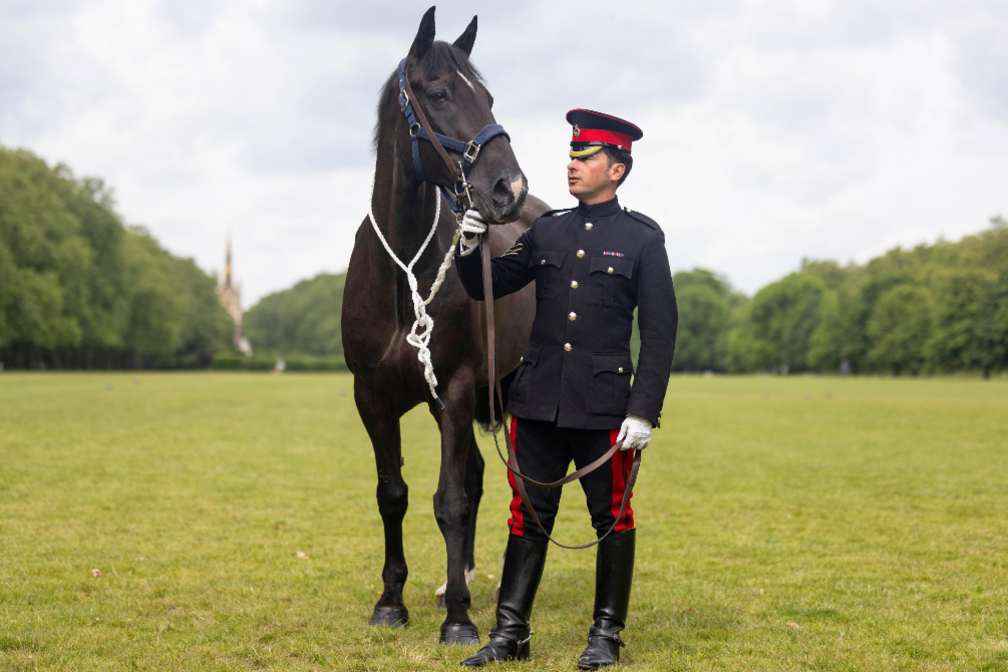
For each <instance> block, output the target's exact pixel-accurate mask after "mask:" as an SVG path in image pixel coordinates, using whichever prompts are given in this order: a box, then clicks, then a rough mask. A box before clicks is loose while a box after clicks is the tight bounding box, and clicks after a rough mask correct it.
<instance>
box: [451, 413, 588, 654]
mask: <svg viewBox="0 0 1008 672" xmlns="http://www.w3.org/2000/svg"><path fill="white" fill-rule="evenodd" d="M511 439H512V441H514V448H515V458H516V459H517V460H518V466H519V467H520V470H521V472H522V473H523V474H525V475H527V476H528V477H529V478H533V479H535V480H537V481H556V480H559V479H561V478H563V476H564V474H566V473H567V466H568V465H569V464H570V455H569V453H568V452H567V451H566V449H565V447H564V446H563V444H562V443H561V442H558V441H557V435H556V426H555V425H554V424H553V423H548V422H536V421H531V420H521V419H514V420H512V423H511ZM514 479H515V476H514V475H513V474H511V472H510V471H509V472H508V480H509V482H510V483H511V488H512V491H513V492H514V498H513V500H512V502H511V518H510V520H508V528H509V529H510V534H509V535H508V545H507V551H506V552H505V554H504V570H503V572H502V575H501V587H500V594H499V596H498V598H497V622H496V623H495V624H494V626H493V627H492V628H491V629H490V642H489V643H488V644H487V645H486V646H484V647H483V648H482V649H480V651H479V652H478V653H477V654H476V655H474V656H471V657H469V658H466V659H465V660H463V661H462V665H464V666H466V667H479V666H481V665H485V664H486V663H489V662H493V661H498V660H511V659H514V658H518V659H523V658H528V655H529V639H530V638H531V634H532V633H531V627H530V624H529V618H530V616H531V614H532V603H533V602H534V601H535V595H536V591H537V589H538V588H539V581H540V579H541V578H542V573H543V567H544V566H545V564H546V549H547V547H548V545H549V544H548V541H547V539H546V536H545V535H544V534H543V533H542V531H541V530H540V529H539V526H538V525H536V523H535V521H534V520H533V519H532V516H531V515H529V513H528V511H526V510H525V508H524V506H523V505H522V501H521V497H519V496H518V493H517V491H516V490H515V481H514ZM525 491H526V493H527V494H528V496H529V499H530V500H531V504H532V506H533V507H534V509H535V512H536V515H538V516H539V520H540V521H542V524H543V527H544V528H546V530H547V532H552V530H553V522H554V521H555V520H556V513H557V508H558V506H559V504H560V488H556V489H554V490H543V489H541V488H536V487H534V486H531V485H528V484H526V489H525Z"/></svg>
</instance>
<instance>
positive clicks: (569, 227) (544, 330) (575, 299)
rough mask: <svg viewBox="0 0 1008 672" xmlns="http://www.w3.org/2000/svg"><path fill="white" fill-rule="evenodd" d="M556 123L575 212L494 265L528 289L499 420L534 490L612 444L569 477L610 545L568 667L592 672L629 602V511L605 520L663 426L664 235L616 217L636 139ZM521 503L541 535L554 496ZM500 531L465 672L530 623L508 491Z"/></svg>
mask: <svg viewBox="0 0 1008 672" xmlns="http://www.w3.org/2000/svg"><path fill="white" fill-rule="evenodd" d="M567 121H568V122H569V123H571V124H572V125H573V126H574V135H573V138H572V140H571V151H570V156H571V162H570V164H569V165H568V166H567V181H568V185H569V189H570V193H571V194H572V195H573V196H575V197H576V198H577V199H578V201H579V202H578V206H577V207H576V208H570V209H568V210H553V211H551V212H547V213H546V214H545V215H543V216H542V217H540V218H539V219H537V220H536V221H535V222H533V223H532V226H531V227H530V228H529V230H528V231H526V232H525V233H524V234H522V236H521V237H520V238H519V239H518V241H517V242H516V243H515V245H514V246H513V247H512V248H511V249H510V250H508V251H507V252H505V253H504V254H503V255H502V256H500V257H497V258H495V259H494V260H493V268H492V271H493V274H492V275H493V296H494V298H499V297H501V296H504V295H506V294H510V293H511V292H516V291H518V290H519V289H521V288H522V287H524V286H525V285H527V284H528V283H529V282H532V281H533V280H535V283H536V317H535V323H534V325H533V327H532V336H531V338H530V342H529V345H528V347H527V348H525V352H524V355H523V357H522V363H521V365H520V366H519V368H518V371H517V374H516V376H515V378H514V381H513V382H512V384H511V391H510V398H509V401H508V408H507V410H508V412H509V413H510V414H511V416H512V420H511V437H512V441H513V442H514V446H513V447H514V451H515V456H516V459H517V460H518V462H519V466H520V467H521V471H522V473H523V474H525V475H527V476H529V477H530V478H533V479H535V480H538V481H553V480H557V479H559V478H561V477H563V476H564V474H566V473H567V468H568V466H569V465H570V462H571V460H574V463H575V465H577V467H578V468H580V467H582V466H584V465H586V464H589V463H591V462H592V461H593V460H595V459H597V458H598V457H600V456H601V455H603V454H604V453H605V452H606V451H607V450H609V448H610V447H611V446H612V445H613V444H614V442H616V441H622V442H623V445H622V450H621V451H619V452H617V453H616V455H615V456H613V458H612V464H611V468H605V467H603V468H600V469H597V470H595V471H594V472H592V473H590V474H588V475H586V476H584V477H583V478H582V479H581V486H582V488H583V489H584V492H585V495H586V496H587V499H588V509H589V511H590V513H591V518H592V525H593V526H594V528H595V530H596V532H597V534H598V535H599V536H602V535H603V534H605V532H606V531H607V530H609V528H610V527H612V526H613V523H614V521H615V528H614V529H613V533H612V534H610V535H609V536H608V537H606V538H605V539H604V540H602V542H601V543H600V544H599V545H598V551H597V556H596V570H595V613H594V623H593V625H592V626H591V628H590V629H589V631H588V648H586V649H585V651H584V653H583V654H581V658H580V659H579V660H578V667H580V668H581V669H586V670H594V669H598V668H599V667H602V666H604V665H610V664H612V663H615V662H617V661H618V660H619V650H620V647H623V646H625V644H624V643H623V641H622V640H621V639H620V635H619V633H620V632H621V631H622V630H623V628H624V627H625V625H626V616H627V610H628V607H629V603H630V584H631V581H632V579H633V563H634V544H635V535H636V530H635V529H634V517H633V510H632V509H631V508H630V506H629V505H628V506H627V508H626V511H625V512H624V514H623V516H622V518H621V519H620V520H618V521H616V520H615V518H616V517H617V516H618V515H619V512H620V504H621V503H622V500H623V493H624V489H625V485H626V479H627V477H628V475H629V470H630V465H631V464H632V462H633V458H634V451H635V450H642V449H644V448H645V447H646V446H647V445H648V443H650V441H651V428H652V426H657V425H658V423H659V421H660V419H661V409H662V403H663V401H664V398H665V391H666V388H667V387H668V380H669V373H670V371H671V368H672V353H673V350H674V348H675V335H676V323H677V321H678V314H677V311H676V301H675V291H674V290H673V287H672V273H671V271H670V269H669V261H668V254H667V252H666V250H665V236H664V235H663V234H662V231H661V229H660V228H659V227H658V225H657V224H656V223H655V222H654V221H653V220H652V219H650V218H649V217H645V216H644V215H642V214H640V213H637V212H633V211H632V210H630V209H629V208H626V209H623V208H620V205H619V202H618V200H617V199H616V190H617V188H618V187H619V185H621V184H623V182H624V180H626V178H627V176H628V175H629V174H630V169H631V168H632V167H633V159H632V158H631V156H630V148H631V145H632V143H633V141H635V140H639V139H640V138H641V137H642V136H643V133H642V132H641V130H640V129H639V128H637V127H636V126H634V125H633V124H631V123H629V122H627V121H624V120H622V119H618V118H616V117H612V116H609V115H606V114H600V113H598V112H592V111H590V110H571V111H570V112H568V113H567ZM462 228H463V232H464V236H463V238H462V240H461V242H460V245H459V250H457V252H456V264H457V267H458V273H459V277H460V278H461V279H462V284H463V285H464V286H465V289H466V291H467V292H468V293H469V295H470V296H471V297H472V298H474V299H477V300H482V299H483V279H482V275H481V266H480V256H479V254H477V253H475V250H476V247H477V245H478V244H479V238H480V235H481V234H482V233H483V232H485V231H486V224H485V223H484V222H483V220H482V219H481V218H480V216H479V213H477V212H476V211H474V210H470V211H469V212H467V213H466V217H465V219H464V222H463V227H462ZM635 308H638V314H637V320H638V324H639V326H640V335H641V350H640V357H639V362H638V367H637V371H636V372H635V371H634V368H633V362H632V360H631V358H630V335H631V332H632V329H633V314H634V309H635ZM631 375H633V376H634V379H633V385H632V386H631V384H630V377H631ZM508 478H509V480H510V482H511V487H512V490H514V488H515V484H514V478H515V477H514V475H512V474H510V473H509V474H508ZM527 492H528V497H529V500H530V503H531V504H532V506H533V507H534V508H535V510H536V514H537V515H538V516H539V519H540V520H541V521H542V524H543V526H544V528H545V529H546V532H547V533H550V532H552V529H553V523H554V520H555V518H556V513H557V509H558V507H559V503H560V489H559V488H557V489H553V490H543V489H539V488H535V487H532V486H529V487H528V488H527ZM508 526H509V528H510V535H509V537H508V544H507V551H506V553H505V556H504V571H503V576H502V577H501V587H500V596H499V598H498V601H497V622H496V624H495V625H494V626H493V628H491V630H490V642H489V643H488V644H487V645H486V646H484V647H483V648H482V649H481V650H480V651H479V652H478V653H477V654H476V655H474V656H471V657H469V658H466V659H465V660H463V661H462V665H464V666H468V667H478V666H481V665H484V664H485V663H488V662H490V661H494V660H510V659H514V658H518V659H523V658H527V657H528V655H529V639H530V637H531V630H530V626H529V616H530V614H531V612H532V603H533V600H534V599H535V594H536V589H537V588H538V586H539V580H540V578H541V577H542V572H543V566H544V565H545V561H546V549H547V546H548V542H547V537H546V536H545V535H544V534H543V533H542V531H540V530H539V528H538V526H537V525H536V524H535V522H534V521H533V520H531V516H526V514H525V512H523V511H522V504H521V499H520V497H519V496H518V493H517V491H515V493H514V498H513V500H512V502H511V518H510V520H509V521H508Z"/></svg>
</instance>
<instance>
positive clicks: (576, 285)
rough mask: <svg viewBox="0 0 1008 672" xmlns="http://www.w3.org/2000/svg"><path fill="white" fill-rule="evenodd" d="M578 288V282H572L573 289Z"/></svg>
mask: <svg viewBox="0 0 1008 672" xmlns="http://www.w3.org/2000/svg"><path fill="white" fill-rule="evenodd" d="M577 288H578V284H577V280H571V289H577Z"/></svg>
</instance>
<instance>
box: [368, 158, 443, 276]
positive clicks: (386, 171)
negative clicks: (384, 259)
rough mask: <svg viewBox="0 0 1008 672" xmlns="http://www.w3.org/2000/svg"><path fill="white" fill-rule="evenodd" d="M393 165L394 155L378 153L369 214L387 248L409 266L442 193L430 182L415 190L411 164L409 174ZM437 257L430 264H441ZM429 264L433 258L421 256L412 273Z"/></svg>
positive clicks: (434, 245)
mask: <svg viewBox="0 0 1008 672" xmlns="http://www.w3.org/2000/svg"><path fill="white" fill-rule="evenodd" d="M380 146H381V143H379V147H380ZM396 164H397V162H396V161H395V157H394V153H393V152H391V151H389V152H381V151H380V150H379V156H378V160H377V162H376V164H375V186H374V192H373V193H372V195H371V211H372V212H373V213H374V217H375V221H376V223H377V224H378V228H379V230H380V231H381V232H382V235H383V236H384V237H385V240H386V241H388V244H389V247H391V248H392V251H393V252H395V253H396V255H397V256H398V257H399V259H400V260H401V261H402V262H403V263H404V264H407V265H408V264H409V263H410V261H412V260H413V256H414V255H415V254H416V253H417V251H419V250H420V247H421V246H422V245H423V241H424V239H425V238H426V237H427V234H428V233H430V230H431V227H432V226H433V224H434V214H435V212H436V206H437V201H436V200H435V199H438V198H441V194H440V193H439V192H438V189H437V187H436V186H434V185H433V184H430V183H424V184H422V185H421V186H420V187H419V188H417V187H416V184H415V182H414V181H413V180H412V177H411V173H412V170H413V166H412V164H410V166H409V169H410V172H409V173H407V172H406V171H405V170H403V169H402V167H401V166H399V165H396ZM430 247H434V248H437V238H436V237H435V239H434V240H432V241H431V243H430ZM379 248H380V249H381V252H382V254H385V250H384V248H383V247H382V246H381V245H380V243H379ZM438 256H440V255H435V256H434V257H433V259H436V261H434V262H433V263H434V264H435V265H436V264H439V263H440V259H439V258H437V257H438ZM390 261H391V260H390ZM392 263H393V264H394V262H392ZM431 263H432V256H431V255H429V254H424V256H423V258H422V259H421V260H419V261H418V262H417V265H416V266H415V267H414V269H413V270H414V273H416V274H417V275H421V273H422V272H423V271H424V270H425V267H426V266H430V265H431Z"/></svg>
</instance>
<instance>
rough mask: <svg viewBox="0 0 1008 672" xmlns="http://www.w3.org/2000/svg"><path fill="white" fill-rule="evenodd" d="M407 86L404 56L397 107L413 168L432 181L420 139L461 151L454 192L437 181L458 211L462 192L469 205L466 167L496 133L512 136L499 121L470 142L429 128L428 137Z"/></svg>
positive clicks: (449, 205) (423, 177)
mask: <svg viewBox="0 0 1008 672" xmlns="http://www.w3.org/2000/svg"><path fill="white" fill-rule="evenodd" d="M406 87H407V82H406V59H405V58H404V59H402V60H401V61H399V109H400V110H402V113H403V114H404V115H406V122H407V123H408V124H409V132H410V144H411V145H412V152H413V170H414V171H415V172H416V175H417V177H418V178H420V180H422V181H424V182H430V181H431V180H429V179H427V174H426V173H425V172H424V169H423V163H422V162H421V161H420V141H421V140H426V141H427V142H430V143H432V144H435V143H436V144H440V145H441V146H442V147H443V148H444V149H447V150H449V151H453V152H458V153H460V154H461V155H462V160H461V161H459V165H458V171H456V172H458V173H459V176H458V178H457V179H456V182H455V185H454V188H455V193H454V194H453V193H451V192H450V191H448V189H447V188H446V187H444V186H442V185H440V184H439V185H437V186H438V188H439V189H440V190H441V193H443V194H444V195H445V200H447V201H448V207H449V208H451V210H452V212H454V213H456V214H458V213H460V212H461V210H462V206H461V203H460V201H461V200H462V197H463V196H465V197H466V200H469V201H470V203H469V204H470V205H472V203H471V199H470V198H469V186H470V185H469V171H470V170H472V167H473V164H474V163H476V157H477V156H479V153H480V149H482V148H483V145H485V144H486V143H488V142H490V141H491V140H493V139H494V138H496V137H497V136H498V135H503V136H504V137H505V138H507V139H508V142H511V136H510V135H508V133H507V131H505V130H504V127H503V126H501V125H500V124H488V125H487V126H484V127H483V128H482V129H481V130H480V132H479V133H477V134H476V137H474V138H473V139H472V140H471V141H469V142H462V141H461V140H456V139H455V138H450V137H448V136H447V135H442V134H440V133H437V132H435V131H434V130H433V129H431V133H432V134H433V135H434V137H433V138H431V137H430V135H428V133H427V131H426V130H425V129H424V127H423V125H422V124H421V123H420V121H419V120H418V118H417V114H416V110H414V109H413V101H411V100H410V98H409V95H408V94H407V93H406ZM451 168H452V169H454V166H451Z"/></svg>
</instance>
